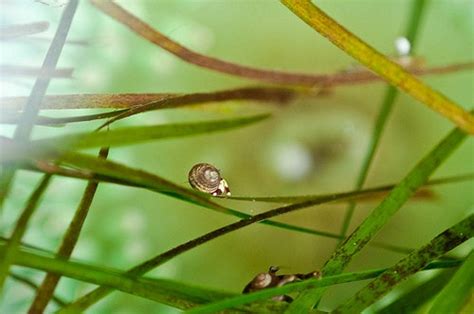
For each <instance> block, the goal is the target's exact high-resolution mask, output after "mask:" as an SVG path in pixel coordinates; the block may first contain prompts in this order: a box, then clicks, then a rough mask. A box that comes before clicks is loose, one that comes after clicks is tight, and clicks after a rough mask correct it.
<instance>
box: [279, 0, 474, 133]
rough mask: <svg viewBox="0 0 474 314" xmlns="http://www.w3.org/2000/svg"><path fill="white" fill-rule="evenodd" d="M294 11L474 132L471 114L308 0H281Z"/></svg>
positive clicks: (391, 81) (320, 30) (353, 54)
mask: <svg viewBox="0 0 474 314" xmlns="http://www.w3.org/2000/svg"><path fill="white" fill-rule="evenodd" d="M281 2H282V3H283V4H284V5H285V6H287V7H288V8H289V9H290V10H291V11H293V13H294V14H296V15H297V16H298V17H300V18H301V19H302V20H303V21H304V22H305V23H307V24H308V25H309V26H311V27H312V28H314V29H315V30H316V31H317V32H318V33H320V34H321V35H323V36H324V37H326V38H328V39H329V40H330V41H331V42H332V43H333V44H335V45H336V46H337V47H339V48H340V49H341V50H343V51H344V52H346V53H347V54H348V55H350V56H352V57H353V58H354V59H356V60H358V61H359V62H360V63H362V64H363V65H365V66H367V67H368V68H370V69H371V70H372V71H374V72H375V73H377V74H379V75H380V76H382V77H383V78H384V79H385V80H387V81H388V82H389V83H390V84H392V85H395V86H397V87H398V88H400V89H401V90H403V91H405V92H406V93H407V94H409V95H410V96H412V97H413V98H415V99H417V100H418V101H420V102H422V103H423V104H425V105H426V106H428V107H429V108H431V109H432V110H434V111H435V112H437V113H439V114H441V115H442V116H444V117H446V118H448V119H450V120H451V121H452V122H454V123H455V124H456V125H457V126H459V127H460V128H461V129H463V130H464V131H466V132H468V133H470V134H474V116H472V114H471V113H469V112H467V111H466V110H464V109H463V108H462V107H460V106H459V105H457V104H456V103H454V102H453V101H451V100H450V99H448V98H447V97H446V96H444V95H443V94H441V93H439V92H437V91H435V90H433V89H432V88H430V87H429V86H427V85H426V84H424V83H423V82H421V81H420V80H418V79H417V78H415V77H414V76H413V75H411V74H410V73H408V72H407V71H405V70H404V69H403V68H402V67H401V66H400V65H398V64H396V63H394V62H393V61H391V60H390V59H388V58H386V57H385V56H384V55H383V54H381V53H380V52H378V51H377V50H375V49H374V48H372V47H371V46H369V45H368V44H366V43H365V42H364V41H362V40H361V39H360V38H358V37H356V36H355V35H354V34H352V33H351V32H350V31H349V30H347V29H346V28H344V27H343V26H341V25H340V24H338V23H337V22H336V21H335V20H333V19H332V18H331V17H329V16H328V15H327V14H326V13H324V12H323V11H322V10H321V9H319V8H318V7H317V6H315V5H314V4H313V3H312V2H311V1H309V0H281Z"/></svg>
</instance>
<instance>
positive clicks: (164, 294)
mask: <svg viewBox="0 0 474 314" xmlns="http://www.w3.org/2000/svg"><path fill="white" fill-rule="evenodd" d="M4 250H5V245H3V244H0V253H2V252H4ZM14 263H15V265H19V266H24V267H28V268H33V269H38V270H42V271H45V272H50V273H54V274H58V275H61V276H65V277H69V278H73V279H77V280H80V281H83V282H88V283H92V284H97V285H105V286H108V287H112V288H114V289H117V290H120V291H122V292H125V293H128V294H131V295H135V296H139V297H142V298H146V299H148V300H152V301H155V302H159V303H163V304H167V305H170V306H173V307H176V308H180V309H187V308H190V307H193V306H196V305H199V304H203V303H206V302H212V301H215V300H219V299H222V298H226V297H229V296H232V295H233V294H231V293H228V292H222V291H216V290H211V289H207V288H201V287H196V286H192V285H188V284H183V283H180V282H176V281H172V280H166V279H151V278H141V279H132V278H130V277H129V276H127V275H125V274H124V273H123V272H120V271H118V270H115V269H111V268H104V267H97V266H90V265H86V264H83V263H79V262H74V261H65V260H62V259H60V258H51V257H46V256H44V255H42V254H37V253H32V252H27V251H25V250H19V251H18V252H16V254H15V256H14ZM257 306H258V307H259V308H260V307H261V306H264V307H265V308H266V309H267V310H268V311H272V310H278V309H282V308H284V306H285V304H282V303H276V302H268V303H265V304H257ZM253 308H254V305H250V306H246V307H241V309H242V310H243V311H253Z"/></svg>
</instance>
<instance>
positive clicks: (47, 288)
mask: <svg viewBox="0 0 474 314" xmlns="http://www.w3.org/2000/svg"><path fill="white" fill-rule="evenodd" d="M108 153H109V148H107V147H105V148H102V149H101V150H100V152H99V158H103V159H106V158H107V155H108ZM98 185H99V183H98V182H96V181H89V183H88V184H87V186H86V189H85V191H84V194H83V196H82V199H81V202H80V203H79V206H78V208H77V209H76V212H75V214H74V217H73V218H72V221H71V223H70V224H69V227H68V228H67V230H66V233H65V235H64V237H63V240H62V242H61V245H60V247H59V250H58V252H57V253H56V256H57V257H58V258H62V259H64V260H68V259H69V258H70V256H71V254H72V251H73V250H74V247H75V246H76V243H77V241H78V239H79V234H80V233H81V230H82V226H83V225H84V222H85V220H86V217H87V214H88V213H89V208H90V206H91V205H92V200H93V199H94V196H95V193H96V191H97V187H98ZM60 278H61V277H60V276H59V275H56V274H52V273H47V274H46V277H45V278H44V280H43V282H42V283H41V285H40V287H39V288H38V290H37V291H36V296H35V298H34V300H33V302H32V304H31V305H30V308H29V310H28V312H29V313H43V312H44V310H45V308H46V306H47V305H48V303H49V300H51V298H52V297H53V294H54V289H55V288H56V286H57V284H58V282H59V279H60Z"/></svg>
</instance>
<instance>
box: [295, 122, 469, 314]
mask: <svg viewBox="0 0 474 314" xmlns="http://www.w3.org/2000/svg"><path fill="white" fill-rule="evenodd" d="M466 137H467V134H466V133H464V132H463V131H461V130H460V129H454V130H453V131H452V132H450V133H449V134H448V135H447V136H446V137H445V138H444V139H443V140H442V141H441V142H440V143H439V144H438V145H437V146H436V147H435V148H434V149H433V150H432V151H431V152H430V153H429V154H428V155H426V156H425V157H424V158H423V159H422V160H421V161H420V162H419V163H418V164H417V165H416V166H415V167H414V168H413V169H412V170H411V171H410V172H409V173H408V174H407V176H406V177H405V178H404V179H403V180H402V181H400V183H399V184H398V185H397V186H396V187H395V188H394V189H393V190H392V191H391V192H390V194H389V195H388V196H387V197H386V198H385V199H384V200H383V201H382V203H380V205H379V206H377V207H376V208H375V209H374V210H373V212H372V213H371V214H370V215H369V216H368V217H367V218H366V219H365V220H364V221H363V222H362V224H360V225H359V227H358V228H357V229H356V230H355V231H354V232H353V233H352V234H351V235H350V236H349V237H348V238H347V239H346V240H345V241H344V242H343V243H342V244H341V245H340V246H339V247H338V248H337V249H336V251H335V252H334V253H333V255H332V256H331V258H330V259H329V260H328V261H327V262H326V264H325V265H324V267H323V269H322V272H323V275H334V274H338V273H341V272H342V271H343V269H344V268H345V267H346V266H347V265H348V264H349V262H350V261H351V259H352V257H353V256H354V255H355V254H357V253H358V252H359V251H360V250H362V248H363V247H364V246H365V245H366V244H367V243H368V242H369V241H370V240H371V239H372V238H373V237H374V236H375V234H377V232H378V231H379V230H380V229H381V228H382V227H383V226H384V225H385V224H386V223H387V222H388V221H389V220H390V218H391V217H392V216H393V215H394V214H395V213H396V212H397V211H398V210H399V209H400V207H401V206H402V205H403V204H404V203H405V202H406V201H407V200H408V198H409V197H410V196H411V195H412V194H413V193H414V192H415V191H416V190H417V189H418V188H420V187H421V186H422V185H423V184H425V183H426V182H427V180H428V178H429V177H430V176H431V174H432V173H433V172H434V171H435V170H436V169H437V168H438V167H439V166H440V165H441V163H443V162H444V161H445V160H446V159H447V158H448V157H449V156H450V155H451V153H452V152H453V151H454V150H455V149H456V148H457V147H458V146H459V145H460V144H461V143H462V141H463V140H464V139H465V138H466ZM323 293H324V289H314V290H309V291H305V292H303V293H302V294H301V295H300V296H299V297H298V298H297V299H295V301H294V302H293V303H292V304H291V306H290V308H289V311H290V313H297V312H300V313H301V312H302V311H303V312H304V311H308V310H309V309H312V308H313V306H314V304H316V303H317V302H318V301H319V300H320V298H321V296H322V294H323ZM291 311H292V312H291Z"/></svg>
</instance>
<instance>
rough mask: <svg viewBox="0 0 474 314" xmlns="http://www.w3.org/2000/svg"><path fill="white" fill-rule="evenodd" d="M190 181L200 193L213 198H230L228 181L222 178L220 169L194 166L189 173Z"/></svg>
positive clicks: (210, 166) (207, 165)
mask: <svg viewBox="0 0 474 314" xmlns="http://www.w3.org/2000/svg"><path fill="white" fill-rule="evenodd" d="M188 181H189V184H191V186H192V187H193V188H195V189H196V190H198V191H201V192H204V193H208V194H211V195H212V196H230V189H229V186H228V185H227V181H226V180H224V179H223V178H222V177H221V174H220V172H219V169H217V168H216V167H214V166H213V165H211V164H206V163H200V164H197V165H194V166H193V167H192V168H191V170H190V171H189V174H188Z"/></svg>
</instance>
